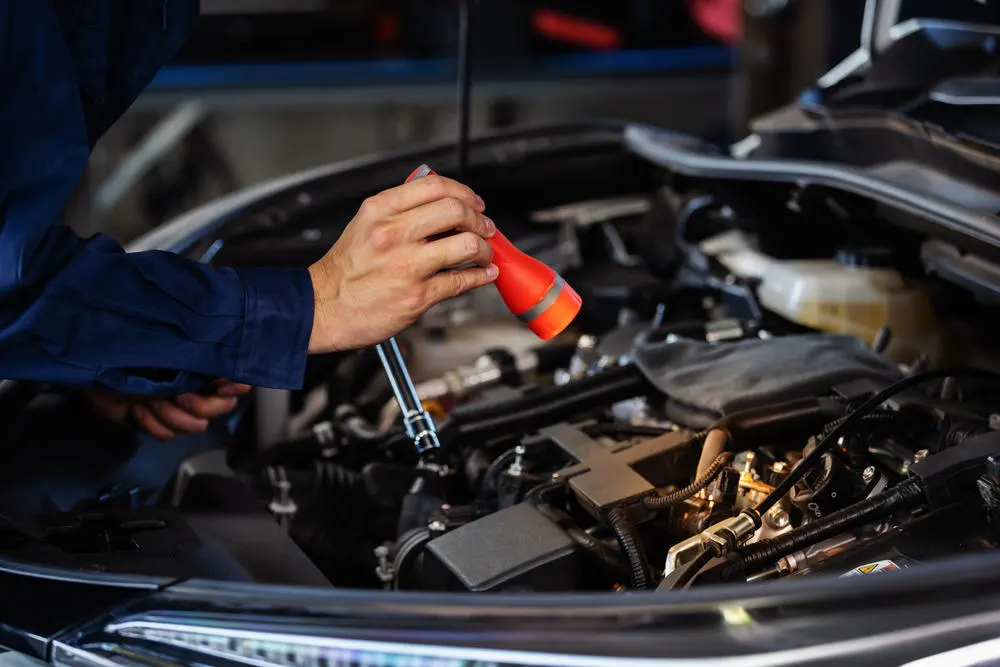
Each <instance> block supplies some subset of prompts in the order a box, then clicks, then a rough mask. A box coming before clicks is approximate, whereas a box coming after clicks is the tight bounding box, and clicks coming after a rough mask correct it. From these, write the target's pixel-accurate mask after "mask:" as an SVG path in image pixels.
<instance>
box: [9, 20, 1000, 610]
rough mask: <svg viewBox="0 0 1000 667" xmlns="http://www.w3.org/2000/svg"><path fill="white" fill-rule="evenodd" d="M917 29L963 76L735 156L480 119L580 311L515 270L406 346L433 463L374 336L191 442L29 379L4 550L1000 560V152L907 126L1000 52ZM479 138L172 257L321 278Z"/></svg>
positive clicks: (424, 562) (806, 119)
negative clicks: (409, 186)
mask: <svg viewBox="0 0 1000 667" xmlns="http://www.w3.org/2000/svg"><path fill="white" fill-rule="evenodd" d="M935 30H936V31H938V32H940V33H941V34H942V35H945V36H948V38H949V39H947V40H945V39H937V40H935V39H926V37H928V35H930V36H931V37H933V34H931V33H933V32H934V31H935ZM901 34H902V35H903V36H902V37H900V38H899V40H898V43H897V45H896V46H895V47H894V50H895V51H898V53H901V54H902V55H903V56H906V58H903V60H906V63H907V67H905V68H902V71H903V73H904V74H905V73H906V72H913V71H916V70H914V69H913V68H912V67H911V66H910V65H909V63H911V60H908V59H907V58H909V57H910V56H914V57H916V56H920V58H921V60H920V62H927V63H936V64H937V65H938V67H937V69H935V70H934V71H933V76H931V74H928V75H927V77H924V78H927V79H928V80H923V78H919V77H918V78H919V80H916V81H914V80H911V79H910V78H906V79H905V81H904V83H906V85H905V86H902V87H896V88H893V87H892V86H890V85H888V84H887V83H886V81H887V80H892V76H890V75H893V76H897V78H898V77H899V75H900V72H899V71H896V70H899V69H900V62H901V60H900V58H896V57H891V56H892V53H893V52H890V53H889V54H888V55H887V56H886V57H883V58H882V59H881V60H880V61H879V62H878V63H875V66H873V67H872V68H871V72H874V74H871V73H870V76H869V79H870V80H866V79H865V77H864V76H845V77H843V78H841V79H838V80H832V81H831V82H828V85H827V86H826V88H825V89H823V90H822V91H820V92H821V93H822V94H821V95H820V94H817V95H814V96H813V97H814V98H815V100H814V101H813V103H809V104H807V103H802V104H797V105H793V106H792V107H790V108H789V109H785V110H781V111H779V112H776V113H775V114H773V115H772V116H770V117H768V118H765V119H762V120H761V121H760V122H759V123H758V125H757V127H756V131H755V134H754V135H753V136H752V137H750V138H749V139H748V141H749V143H746V142H744V145H741V146H736V147H734V152H735V153H736V154H737V155H736V156H735V158H734V157H727V156H723V155H721V154H720V151H719V150H718V149H717V148H716V147H712V146H708V145H706V144H704V143H702V142H700V141H698V140H696V139H692V138H688V137H679V136H676V135H672V134H670V133H667V132H663V131H660V130H655V129H653V128H647V127H641V126H629V125H624V126H621V125H613V124H606V123H594V124H589V125H584V126H560V127H555V128H545V129H539V130H527V131H518V132H516V133H513V134H512V135H510V136H507V137H499V138H486V139H482V140H477V142H475V143H474V144H473V145H472V147H471V148H472V154H471V160H470V164H471V167H470V173H469V183H470V185H471V186H472V187H473V188H474V189H475V190H476V192H477V193H479V194H480V195H481V196H482V197H483V199H485V201H486V202H487V205H488V211H489V214H490V216H491V217H492V218H493V219H494V220H495V221H496V224H497V226H498V228H499V229H501V230H503V232H504V234H505V235H506V236H507V237H509V238H510V239H511V241H513V242H514V244H515V245H516V246H517V247H518V248H520V249H521V250H522V251H524V252H525V253H528V254H530V255H532V256H534V257H536V258H537V259H539V260H541V261H543V262H545V263H546V264H548V265H549V266H551V267H553V268H554V269H555V270H556V271H557V272H558V273H559V274H560V275H561V276H563V277H565V279H566V281H567V282H568V283H569V284H570V285H572V286H573V287H574V288H575V290H576V292H577V293H579V295H580V296H581V297H582V301H583V310H582V311H581V313H580V315H579V316H578V317H577V319H576V320H575V322H574V323H573V325H572V326H571V328H570V329H568V330H567V331H566V332H565V333H563V334H562V335H560V336H559V337H557V338H556V339H554V340H552V341H550V342H547V343H540V341H539V340H538V339H537V338H535V336H534V335H533V334H532V333H531V332H529V331H528V330H527V329H525V328H524V327H523V326H522V325H521V324H520V323H518V322H517V321H516V320H515V319H514V318H512V317H511V315H510V313H509V312H508V311H506V309H505V308H504V305H503V302H502V301H501V299H500V297H499V296H498V294H497V293H496V291H495V290H494V289H493V287H486V288H483V289H480V290H476V291H474V292H472V293H470V294H468V295H466V296H463V297H461V298H459V299H455V300H452V301H450V302H445V303H444V304H441V305H440V306H438V307H435V308H434V309H433V310H431V311H429V312H428V313H427V314H426V315H425V316H424V317H423V318H422V319H421V320H420V322H419V323H418V324H417V325H415V326H414V327H412V328H411V329H409V330H407V331H405V332H403V333H402V334H400V336H398V343H399V350H400V352H401V354H402V356H403V357H404V359H405V362H406V364H407V365H408V367H409V370H410V374H411V376H412V379H413V382H414V384H415V389H416V391H417V393H418V395H419V398H420V401H421V403H422V406H423V409H424V410H426V411H427V412H428V413H429V414H430V415H432V416H433V419H434V421H435V422H436V424H437V436H438V439H439V440H440V444H441V447H440V452H439V456H438V457H437V458H436V459H435V460H434V462H433V464H432V465H428V464H427V462H426V461H424V460H423V459H421V458H420V457H419V456H418V452H417V451H416V450H415V449H414V443H413V440H412V438H411V437H410V436H408V435H407V433H406V431H405V429H404V428H403V425H402V414H401V411H400V408H399V406H398V405H397V403H396V401H395V399H394V397H393V388H392V386H391V384H390V382H389V381H388V379H387V378H386V375H385V374H384V373H383V372H382V366H381V363H380V359H379V355H378V353H377V352H376V350H374V349H364V350H357V351H350V352H340V353H336V354H329V355H322V356H317V357H311V358H310V360H309V362H308V366H307V369H306V375H305V383H304V386H303V388H302V389H301V390H300V391H294V392H292V391H277V390H271V389H263V388H258V389H256V390H255V391H254V393H253V394H252V395H251V396H250V397H249V399H248V400H247V401H245V404H244V405H243V406H242V407H241V410H240V411H239V412H238V414H237V415H236V417H235V418H234V419H233V420H231V421H229V422H227V423H225V424H222V423H220V424H216V425H213V430H212V433H210V434H208V435H207V436H206V438H202V439H196V440H191V441H187V442H185V443H180V444H176V445H175V444H173V443H171V444H169V445H164V444H162V443H141V442H137V441H136V437H135V435H134V433H133V432H130V431H127V430H122V429H116V428H111V427H109V426H107V425H101V424H97V423H95V421H94V418H93V417H92V416H89V417H88V416H87V415H86V413H85V412H83V411H81V410H80V409H79V406H78V405H77V404H76V403H74V399H73V397H72V396H69V397H67V396H65V395H64V394H61V393H60V392H58V391H52V390H49V389H47V388H44V387H26V386H23V385H22V386H20V387H18V391H19V392H20V393H21V394H24V398H23V400H18V399H17V396H15V397H14V399H12V398H11V396H10V393H11V392H10V391H7V389H9V388H4V391H5V392H6V393H5V394H4V396H3V398H4V399H5V403H4V407H5V409H6V410H7V411H6V412H5V417H6V419H5V422H6V423H7V424H9V425H10V427H9V428H7V429H6V430H7V433H6V442H7V446H6V448H5V456H6V458H7V461H6V465H5V466H4V467H3V470H2V471H0V480H2V485H0V488H2V489H3V491H2V492H0V511H2V512H3V514H2V515H0V516H2V518H3V519H4V524H3V529H2V530H0V554H2V555H3V556H4V557H5V558H10V559H14V560H18V561H24V562H29V563H41V564H47V565H56V566H59V567H64V568H70V569H73V570H82V571H93V570H97V571H100V572H109V573H126V574H143V575H153V576H162V577H169V578H173V579H181V578H207V579H223V580H241V581H252V582H264V583H282V584H308V585H318V586H330V585H333V586H337V587H342V588H360V589H371V590H402V591H455V592H472V593H484V592H579V591H605V592H610V591H622V592H624V591H638V590H654V589H655V590H660V591H670V590H678V589H684V588H690V587H694V586H697V587H700V586H709V585H713V584H722V583H744V584H745V583H766V584H767V585H772V584H773V585H781V582H784V581H788V580H794V579H799V578H801V577H809V576H815V575H830V576H838V577H859V576H868V575H873V574H883V573H892V572H898V571H900V570H908V569H913V568H919V567H921V565H923V564H926V563H932V562H936V561H940V560H942V559H947V558H952V557H956V556H961V555H962V554H968V553H972V552H978V551H988V550H991V549H995V548H996V546H997V540H998V537H1000V536H998V534H997V529H998V526H1000V409H998V408H997V405H998V402H997V401H998V398H1000V375H997V374H996V373H995V372H994V371H992V370H991V369H994V368H998V364H997V351H998V348H997V343H996V341H997V340H998V339H997V335H996V330H995V326H996V325H995V324H994V322H995V321H996V320H995V315H996V309H997V307H998V306H1000V267H998V264H997V262H998V261H1000V251H998V250H997V248H1000V242H998V241H997V240H996V229H995V227H996V211H997V210H1000V204H997V197H996V194H995V185H991V184H995V182H996V164H997V162H996V159H997V149H996V147H995V145H994V144H992V143H990V138H989V136H985V135H982V134H976V133H975V132H973V130H974V129H975V128H974V127H973V126H972V125H969V126H966V125H962V124H959V125H957V126H956V125H954V123H955V122H956V119H957V120H961V119H966V120H968V116H969V114H967V113H958V110H957V107H956V108H952V109H951V111H954V112H955V113H954V114H952V116H953V117H949V118H950V120H949V123H951V125H947V124H946V125H940V126H939V125H928V124H927V123H928V122H929V121H926V120H924V119H923V118H917V117H916V116H913V117H906V118H903V117H902V116H901V115H900V114H901V112H900V109H905V108H909V107H908V106H907V105H909V106H912V104H910V102H909V100H913V99H923V98H922V95H923V91H925V90H927V89H928V87H930V86H934V85H937V84H939V83H940V82H942V81H944V82H947V81H952V83H954V84H955V85H958V84H961V83H962V82H963V81H964V79H962V78H961V77H962V76H964V75H967V74H969V71H968V70H969V69H970V68H972V69H973V70H975V71H977V72H978V71H980V69H981V67H982V66H983V64H984V62H986V63H994V64H995V51H994V50H993V43H994V41H995V40H994V39H993V38H992V37H990V38H989V39H988V40H986V41H985V42H984V41H983V35H984V34H986V33H984V32H983V31H982V30H977V29H975V28H974V27H973V28H969V27H967V26H966V27H962V26H948V25H944V26H943V27H942V26H936V27H935V26H931V27H930V28H927V29H923V28H921V27H920V26H917V27H916V28H913V29H912V30H911V31H910V32H905V33H901ZM989 35H992V33H989ZM939 36H940V35H939ZM949 48H951V49H957V50H959V51H961V52H962V53H966V55H969V54H971V56H975V57H971V56H970V58H966V59H962V58H945V57H943V55H942V54H941V53H939V52H938V50H940V49H949ZM921 72H923V70H921ZM927 72H930V70H929V69H928V70H927ZM831 76H832V75H831ZM828 78H829V77H828ZM904 78H905V77H904ZM966 83H968V82H967V81H966ZM869 84H870V85H869ZM866 86H867V87H866ZM879 91H882V92H885V91H889V93H891V94H888V93H887V94H885V95H882V94H881V93H880V92H879ZM960 92H961V91H959V93H960ZM861 93H864V95H862V97H863V99H862V100H861V101H860V102H859V101H858V99H856V97H857V95H860V94H861ZM956 94H958V93H956ZM845 100H846V101H845ZM901 100H907V101H905V102H901ZM935 100H936V102H935V103H941V104H944V103H942V102H940V99H938V98H935ZM977 109H978V107H977ZM946 120H947V119H946ZM941 122H942V123H944V122H945V121H944V120H941ZM951 127H957V128H958V129H956V130H955V131H956V132H959V131H960V130H961V131H963V132H967V133H966V134H962V135H961V138H960V139H959V138H956V136H952V135H950V134H948V132H949V128H951ZM751 140H752V141H751ZM748 146H749V148H748ZM754 146H756V148H754ZM787 158H793V159H787ZM451 159H452V153H451V148H450V146H442V147H439V148H436V149H428V150H422V151H420V152H414V153H412V154H406V155H399V156H394V157H391V158H388V159H380V160H374V161H371V162H367V163H362V164H352V165H348V166H346V167H335V168H332V169H330V170H328V171H321V172H317V173H315V174H310V175H308V176H307V177H306V178H304V179H302V180H299V181H296V180H295V179H291V180H289V181H286V182H282V183H280V184H278V185H276V186H274V187H272V188H271V189H270V190H268V191H267V192H265V193H264V194H263V195H261V196H259V197H257V198H256V199H251V201H249V203H247V204H245V205H243V204H241V205H240V206H239V207H237V209H234V210H233V211H229V212H226V213H223V214H216V216H217V218H218V224H213V225H210V226H207V227H206V228H205V230H204V231H202V232H199V234H198V235H197V238H195V239H194V240H193V241H192V242H190V243H187V244H180V245H178V244H171V243H167V242H165V241H164V240H163V239H165V238H167V237H166V236H163V234H168V233H169V232H170V230H169V229H168V230H167V231H166V232H159V231H158V232H155V233H154V234H153V235H152V238H153V240H157V239H158V240H157V243H159V244H160V245H155V244H154V243H153V240H150V241H149V243H148V247H167V248H170V249H172V250H174V251H176V252H183V253H185V254H187V255H188V256H190V257H193V258H197V259H200V260H201V261H204V262H211V263H214V264H217V265H220V266H229V267H234V268H240V267H261V266H308V265H309V264H310V263H311V262H313V261H315V260H316V259H317V258H318V257H319V256H321V255H322V254H323V253H324V252H325V251H326V250H327V249H328V248H329V247H330V245H331V244H332V243H333V242H334V241H335V240H336V238H337V237H338V236H339V234H340V232H341V231H342V229H343V225H344V224H345V223H346V221H347V220H349V219H350V218H351V217H352V215H353V214H354V212H355V210H356V208H357V205H358V202H359V201H360V200H361V199H363V198H364V197H365V196H367V195H368V194H370V193H372V192H377V191H379V190H382V189H386V188H388V187H391V186H392V185H394V184H396V183H398V182H399V181H400V180H402V177H403V175H405V174H406V173H408V172H410V171H411V170H412V168H413V167H414V166H416V165H417V164H420V163H421V162H428V163H431V164H434V165H440V166H441V167H442V170H443V171H442V173H448V168H449V166H450V165H451ZM334 221H335V222H334ZM178 224H179V225H180V226H182V227H183V224H185V221H184V220H181V221H180V222H179V223H178ZM158 235H159V236H158ZM11 404H13V406H14V407H13V408H11ZM139 479H141V480H144V481H136V480H139Z"/></svg>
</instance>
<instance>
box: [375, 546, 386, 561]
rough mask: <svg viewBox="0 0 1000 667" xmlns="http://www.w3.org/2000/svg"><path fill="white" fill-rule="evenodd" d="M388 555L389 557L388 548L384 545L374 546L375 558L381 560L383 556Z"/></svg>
mask: <svg viewBox="0 0 1000 667" xmlns="http://www.w3.org/2000/svg"><path fill="white" fill-rule="evenodd" d="M388 557H389V549H388V547H385V546H378V547H375V558H378V559H379V560H381V559H383V558H388Z"/></svg>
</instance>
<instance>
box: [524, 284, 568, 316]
mask: <svg viewBox="0 0 1000 667" xmlns="http://www.w3.org/2000/svg"><path fill="white" fill-rule="evenodd" d="M565 286H566V281H565V280H563V277H562V276H560V275H559V274H558V273H557V274H556V281H555V282H554V283H553V284H552V287H550V288H549V291H548V292H546V293H545V296H544V297H542V300H541V301H539V302H538V303H536V304H535V305H534V306H532V307H531V308H529V309H528V310H526V311H524V312H523V313H521V314H520V315H518V316H517V319H519V320H521V321H522V322H523V323H525V324H527V323H528V322H531V321H532V320H534V319H537V318H538V317H541V316H542V315H543V314H545V311H546V310H548V309H549V308H551V307H552V304H554V303H555V302H556V300H557V299H559V295H560V294H562V290H563V287H565Z"/></svg>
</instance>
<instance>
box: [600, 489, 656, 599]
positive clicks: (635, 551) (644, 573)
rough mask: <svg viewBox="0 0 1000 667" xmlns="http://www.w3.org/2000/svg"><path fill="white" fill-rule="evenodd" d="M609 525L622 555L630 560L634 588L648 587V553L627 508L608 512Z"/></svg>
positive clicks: (640, 589)
mask: <svg viewBox="0 0 1000 667" xmlns="http://www.w3.org/2000/svg"><path fill="white" fill-rule="evenodd" d="M608 525H609V526H610V527H611V532H613V533H614V534H615V539H616V540H618V547H619V548H620V549H621V552H622V555H623V556H625V558H626V560H628V565H629V583H630V584H631V586H632V588H633V589H634V590H637V591H644V590H646V589H648V588H649V565H648V564H647V563H646V554H645V553H644V552H643V550H642V543H641V542H640V540H639V536H638V535H637V534H636V532H635V529H634V528H633V527H632V522H631V521H629V520H628V513H627V512H626V511H625V508H623V507H615V508H614V509H612V510H611V511H610V512H608Z"/></svg>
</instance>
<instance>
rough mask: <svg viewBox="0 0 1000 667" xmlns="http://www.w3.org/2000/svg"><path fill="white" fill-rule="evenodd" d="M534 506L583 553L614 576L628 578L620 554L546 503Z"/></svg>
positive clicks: (627, 568)
mask: <svg viewBox="0 0 1000 667" xmlns="http://www.w3.org/2000/svg"><path fill="white" fill-rule="evenodd" d="M534 506H535V509H537V510H538V511H539V512H540V513H542V514H543V515H544V516H545V517H546V518H547V519H548V520H549V521H551V522H552V523H554V524H556V525H557V526H559V527H560V528H562V529H563V530H564V531H565V532H566V534H567V535H568V536H569V537H570V538H571V539H572V540H573V541H574V542H576V543H577V544H578V545H579V546H580V547H581V548H582V549H583V550H584V552H585V553H587V554H588V555H590V556H591V557H593V558H594V559H595V560H597V561H598V562H599V563H600V564H601V565H603V566H604V567H605V568H607V569H608V570H610V571H611V572H612V574H614V575H615V576H628V572H629V567H628V565H627V564H626V562H625V560H624V559H623V558H622V556H621V554H619V553H618V552H617V551H615V550H614V549H612V548H611V547H609V546H608V545H607V544H605V543H604V542H602V541H601V540H599V539H597V538H596V537H594V536H593V535H591V534H590V533H588V532H587V531H585V530H583V529H582V528H580V527H579V526H577V525H576V524H575V523H574V522H573V519H571V518H570V516H569V515H568V514H566V513H565V512H563V511H561V510H559V509H556V508H555V507H552V506H551V505H547V504H546V503H534Z"/></svg>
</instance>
